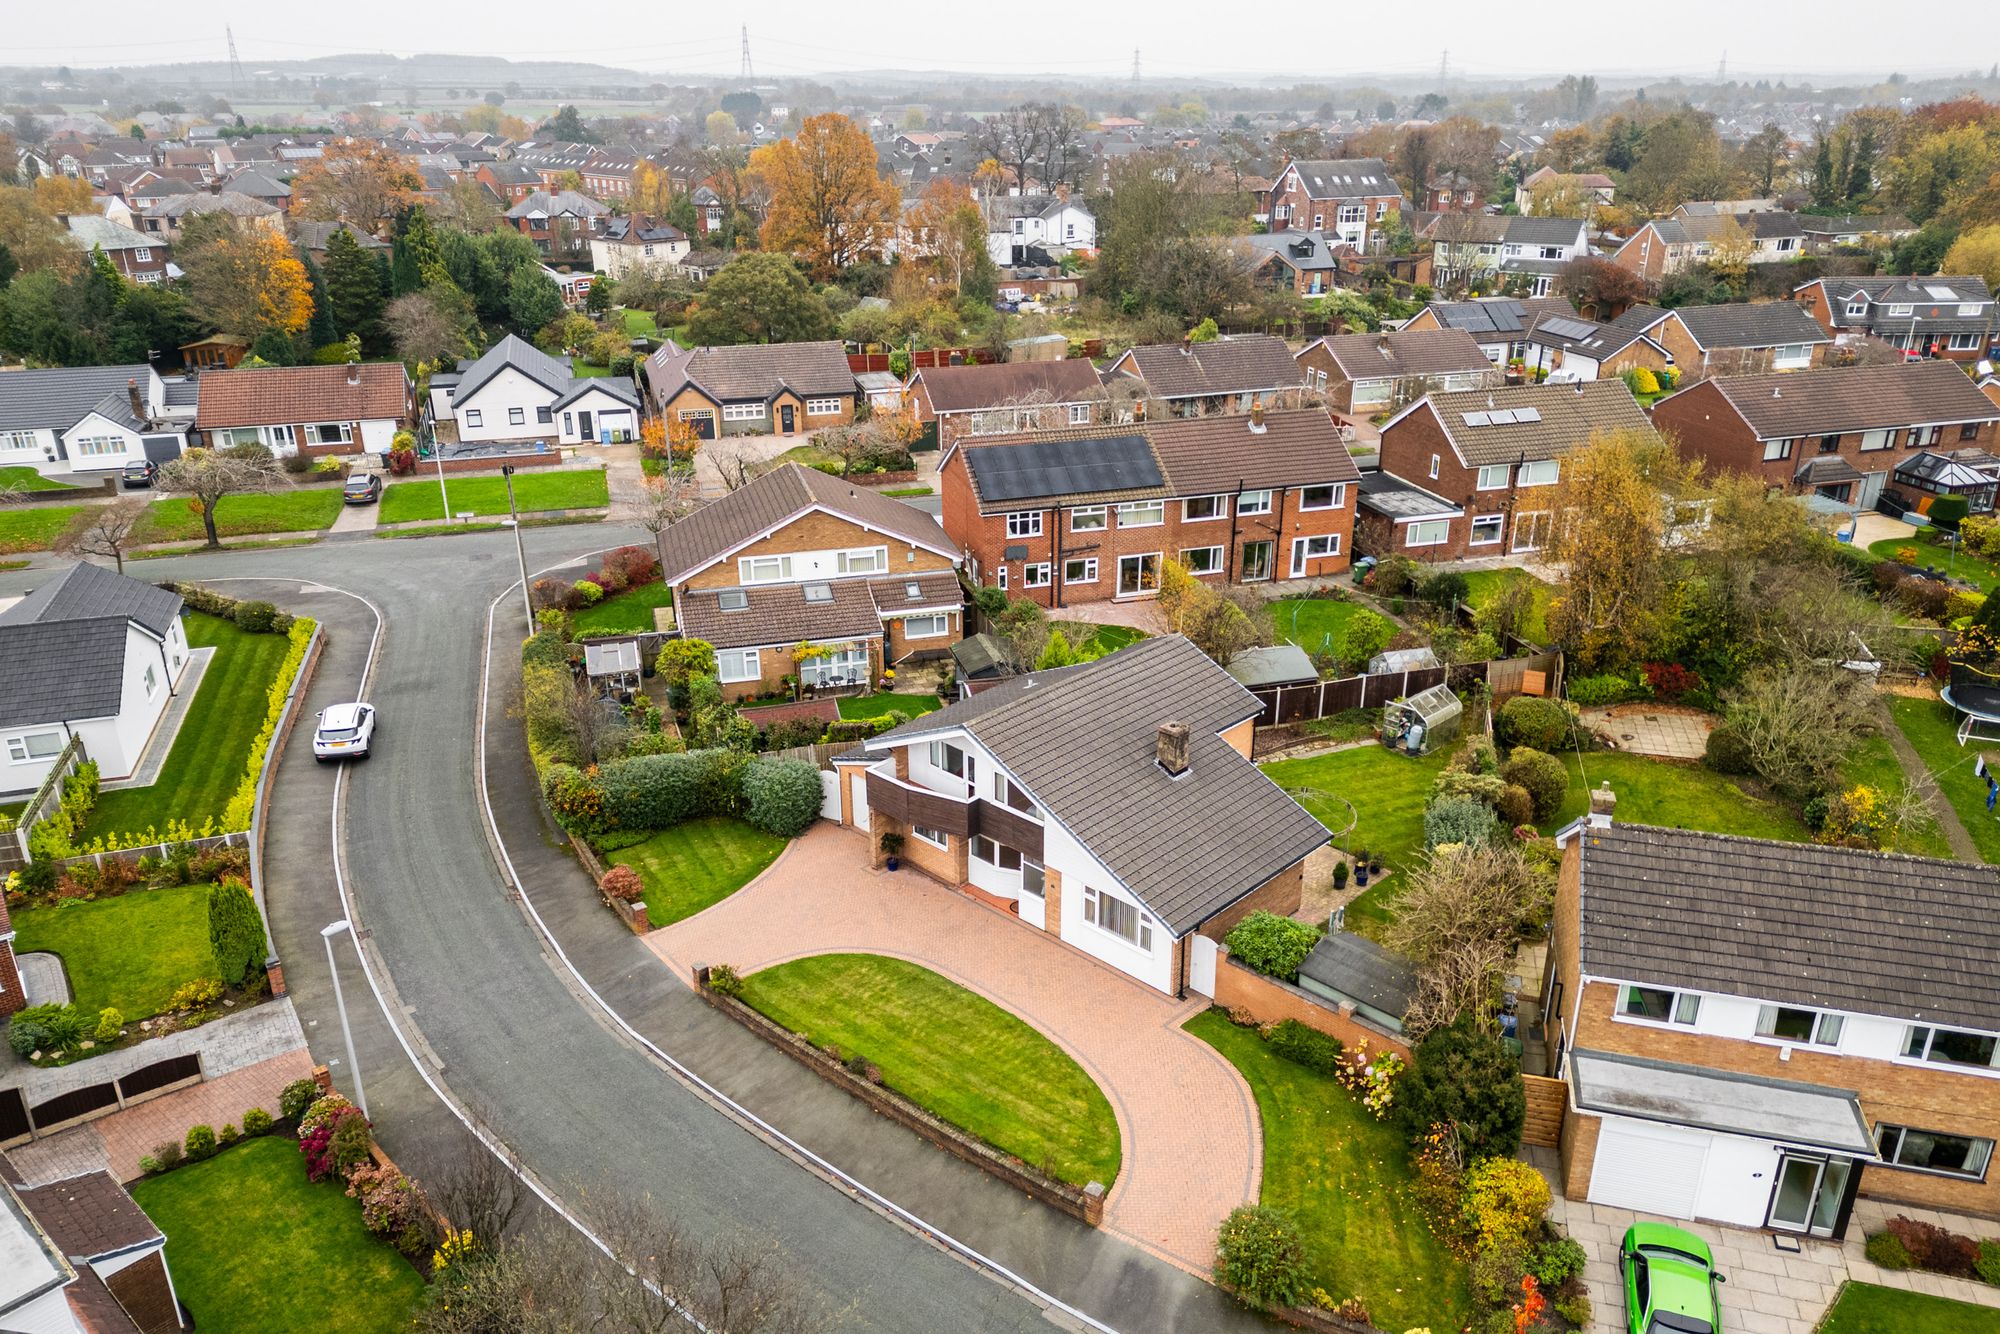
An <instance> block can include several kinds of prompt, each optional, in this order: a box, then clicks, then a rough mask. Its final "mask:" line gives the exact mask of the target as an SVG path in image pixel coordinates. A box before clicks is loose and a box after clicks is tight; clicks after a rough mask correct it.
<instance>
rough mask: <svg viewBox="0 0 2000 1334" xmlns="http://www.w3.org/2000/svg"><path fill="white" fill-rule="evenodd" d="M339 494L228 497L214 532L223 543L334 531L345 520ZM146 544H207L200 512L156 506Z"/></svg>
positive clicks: (143, 535) (169, 503)
mask: <svg viewBox="0 0 2000 1334" xmlns="http://www.w3.org/2000/svg"><path fill="white" fill-rule="evenodd" d="M340 506H341V501H340V488H339V487H337V486H319V487H301V488H299V489H298V490H286V491H273V492H271V493H270V494H269V495H241V496H224V497H223V498H222V499H221V500H219V501H217V502H216V505H215V531H216V532H217V533H218V534H219V535H221V536H223V537H242V536H245V535H246V534H250V533H311V532H318V531H319V530H321V529H323V528H330V527H332V526H333V521H334V520H335V519H336V518H338V517H339V515H340ZM137 536H138V539H139V540H140V541H141V542H188V541H193V540H194V539H196V538H200V539H203V540H206V539H207V536H208V534H207V532H206V531H205V530H204V529H203V528H202V526H201V512H200V510H198V509H197V508H196V507H195V506H194V505H193V504H191V503H190V502H189V501H186V500H156V501H154V502H153V503H152V506H151V507H150V512H149V514H148V515H147V518H146V522H145V523H144V524H143V525H142V526H141V528H140V530H139V532H138V534H137Z"/></svg>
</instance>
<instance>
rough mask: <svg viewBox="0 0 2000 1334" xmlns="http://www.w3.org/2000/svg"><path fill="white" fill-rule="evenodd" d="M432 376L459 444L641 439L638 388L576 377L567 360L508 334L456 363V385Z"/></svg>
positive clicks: (628, 383) (434, 396) (434, 406)
mask: <svg viewBox="0 0 2000 1334" xmlns="http://www.w3.org/2000/svg"><path fill="white" fill-rule="evenodd" d="M439 378H441V377H437V376H433V377H432V382H431V399H432V409H433V411H440V405H439V404H438V402H437V398H438V395H439V394H443V395H444V399H445V402H444V405H443V411H448V412H449V413H450V416H451V418H452V420H453V422H454V423H455V424H456V425H457V428H458V439H459V443H461V444H469V443H484V442H488V441H501V440H514V441H528V440H538V441H543V442H546V443H552V444H564V445H594V444H600V443H602V444H618V443H622V442H624V441H628V440H637V439H638V438H639V390H638V388H637V387H636V386H634V385H633V383H632V382H631V381H630V380H625V379H620V378H619V377H617V376H614V375H604V376H586V377H579V376H577V375H575V374H573V373H572V372H571V369H570V364H569V361H568V359H567V358H562V357H552V356H550V355H548V354H547V353H546V352H543V351H542V350H541V349H540V348H537V347H536V346H534V344H532V343H528V342H525V341H523V340H522V339H520V338H518V337H516V336H515V335H513V334H508V335H507V336H506V337H505V338H503V339H501V340H500V341H499V342H497V343H495V344H494V345H493V346H492V347H490V348H488V349H487V350H486V352H485V354H484V355H483V356H481V357H480V358H479V359H478V360H477V361H472V362H467V363H463V364H461V365H460V367H459V369H458V373H457V377H456V381H455V382H454V383H450V384H445V385H443V386H440V385H439V384H438V383H437V381H438V379H439Z"/></svg>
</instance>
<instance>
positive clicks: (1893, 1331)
mask: <svg viewBox="0 0 2000 1334" xmlns="http://www.w3.org/2000/svg"><path fill="white" fill-rule="evenodd" d="M1818 1330H1819V1334H2000V1311H1996V1310H1994V1309H1993V1308H1992V1307H1990V1306H1972V1305H1969V1304H1968V1303H1965V1302H1955V1301H1951V1300H1950V1299H1948V1298H1944V1297H1932V1296H1928V1295H1926V1294H1924V1293H1921V1292H1905V1291H1904V1290H1903V1289H1901V1288H1878V1287H1876V1286H1875V1285H1874V1284H1872V1283H1849V1284H1847V1285H1846V1286H1845V1287H1843V1288H1842V1289H1841V1290H1840V1297H1839V1298H1838V1299H1837V1300H1836V1301H1835V1302H1834V1304H1833V1309H1832V1310H1830V1311H1828V1312H1827V1313H1826V1316H1825V1318H1824V1319H1823V1320H1821V1322H1820V1324H1819V1326H1818Z"/></svg>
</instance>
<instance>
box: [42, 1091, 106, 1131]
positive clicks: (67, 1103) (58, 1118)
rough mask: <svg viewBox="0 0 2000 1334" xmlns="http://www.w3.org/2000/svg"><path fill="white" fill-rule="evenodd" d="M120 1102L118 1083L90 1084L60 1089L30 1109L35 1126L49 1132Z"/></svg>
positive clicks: (87, 1117) (85, 1118) (82, 1119)
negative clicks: (77, 1087)
mask: <svg viewBox="0 0 2000 1334" xmlns="http://www.w3.org/2000/svg"><path fill="white" fill-rule="evenodd" d="M117 1105H118V1088H117V1086H116V1085H115V1084H86V1085H84V1086H83V1087H82V1088H80V1089H71V1090H70V1091H69V1092H68V1093H58V1094H57V1095H56V1096H55V1097H53V1098H50V1099H49V1100H48V1101H47V1102H44V1103H40V1104H37V1105H36V1106H34V1107H31V1108H29V1109H28V1115H29V1117H30V1118H31V1119H32V1120H33V1121H34V1123H35V1129H36V1130H37V1131H38V1132H40V1133H42V1134H47V1133H48V1132H49V1131H51V1130H58V1129H61V1128H62V1127H63V1126H66V1125H71V1124H73V1123H75V1122H78V1121H84V1120H88V1119H89V1118H90V1117H92V1116H93V1115H95V1114H96V1113H98V1112H101V1111H104V1110H106V1109H108V1108H112V1107H116V1106H117Z"/></svg>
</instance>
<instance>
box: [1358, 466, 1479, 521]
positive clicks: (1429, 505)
mask: <svg viewBox="0 0 2000 1334" xmlns="http://www.w3.org/2000/svg"><path fill="white" fill-rule="evenodd" d="M1359 503H1360V504H1362V505H1366V506H1367V507H1368V508H1369V509H1371V510H1374V511H1375V512H1376V513H1377V514H1386V515H1388V516H1389V517H1390V518H1391V519H1396V520H1403V519H1430V518H1440V519H1441V518H1447V517H1449V518H1456V517H1458V516H1459V515H1461V514H1463V513H1465V510H1464V509H1462V508H1461V507H1459V506H1457V505H1454V504H1452V503H1451V502H1450V501H1449V500H1446V499H1445V498H1444V497H1443V496H1440V495H1437V494H1435V493H1434V492H1430V491H1426V490H1424V489H1423V488H1422V487H1421V486H1418V485H1417V484H1416V483H1415V482H1406V481H1404V480H1403V479H1402V478H1400V477H1398V476H1396V474H1394V473H1392V472H1370V473H1363V474H1362V475H1361V493H1360V496H1359Z"/></svg>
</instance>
